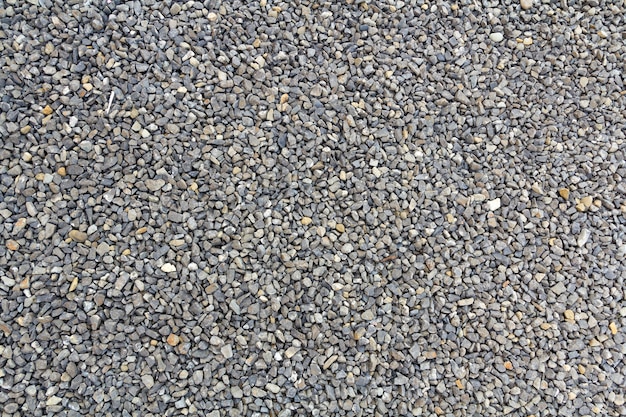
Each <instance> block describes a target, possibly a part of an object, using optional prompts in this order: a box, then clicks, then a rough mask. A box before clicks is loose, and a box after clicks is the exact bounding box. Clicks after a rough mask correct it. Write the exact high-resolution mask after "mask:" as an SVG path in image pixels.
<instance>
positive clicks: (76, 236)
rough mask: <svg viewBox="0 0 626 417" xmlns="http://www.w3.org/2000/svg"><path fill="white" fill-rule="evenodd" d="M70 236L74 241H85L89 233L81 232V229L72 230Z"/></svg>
mask: <svg viewBox="0 0 626 417" xmlns="http://www.w3.org/2000/svg"><path fill="white" fill-rule="evenodd" d="M69 236H70V238H71V239H72V240H73V241H74V242H79V243H83V242H84V241H86V240H87V233H85V232H81V231H80V230H72V231H70V234H69Z"/></svg>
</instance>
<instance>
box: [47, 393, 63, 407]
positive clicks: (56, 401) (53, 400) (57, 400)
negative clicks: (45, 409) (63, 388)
mask: <svg viewBox="0 0 626 417" xmlns="http://www.w3.org/2000/svg"><path fill="white" fill-rule="evenodd" d="M61 401H63V398H60V397H57V396H56V395H53V396H52V397H50V398H48V400H46V405H47V406H52V405H57V404H59V403H60V402H61Z"/></svg>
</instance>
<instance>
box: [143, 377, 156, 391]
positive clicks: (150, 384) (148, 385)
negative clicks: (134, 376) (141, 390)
mask: <svg viewBox="0 0 626 417" xmlns="http://www.w3.org/2000/svg"><path fill="white" fill-rule="evenodd" d="M141 382H143V384H144V385H145V386H146V388H148V389H150V388H152V387H154V378H153V377H152V375H142V376H141Z"/></svg>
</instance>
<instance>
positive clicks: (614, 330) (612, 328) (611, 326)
mask: <svg viewBox="0 0 626 417" xmlns="http://www.w3.org/2000/svg"><path fill="white" fill-rule="evenodd" d="M609 330H610V331H611V334H612V335H616V334H617V325H616V324H615V322H611V324H609Z"/></svg>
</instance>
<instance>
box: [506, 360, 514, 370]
mask: <svg viewBox="0 0 626 417" xmlns="http://www.w3.org/2000/svg"><path fill="white" fill-rule="evenodd" d="M504 368H505V369H508V370H509V371H510V370H511V369H513V364H512V363H511V361H506V362H504Z"/></svg>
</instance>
